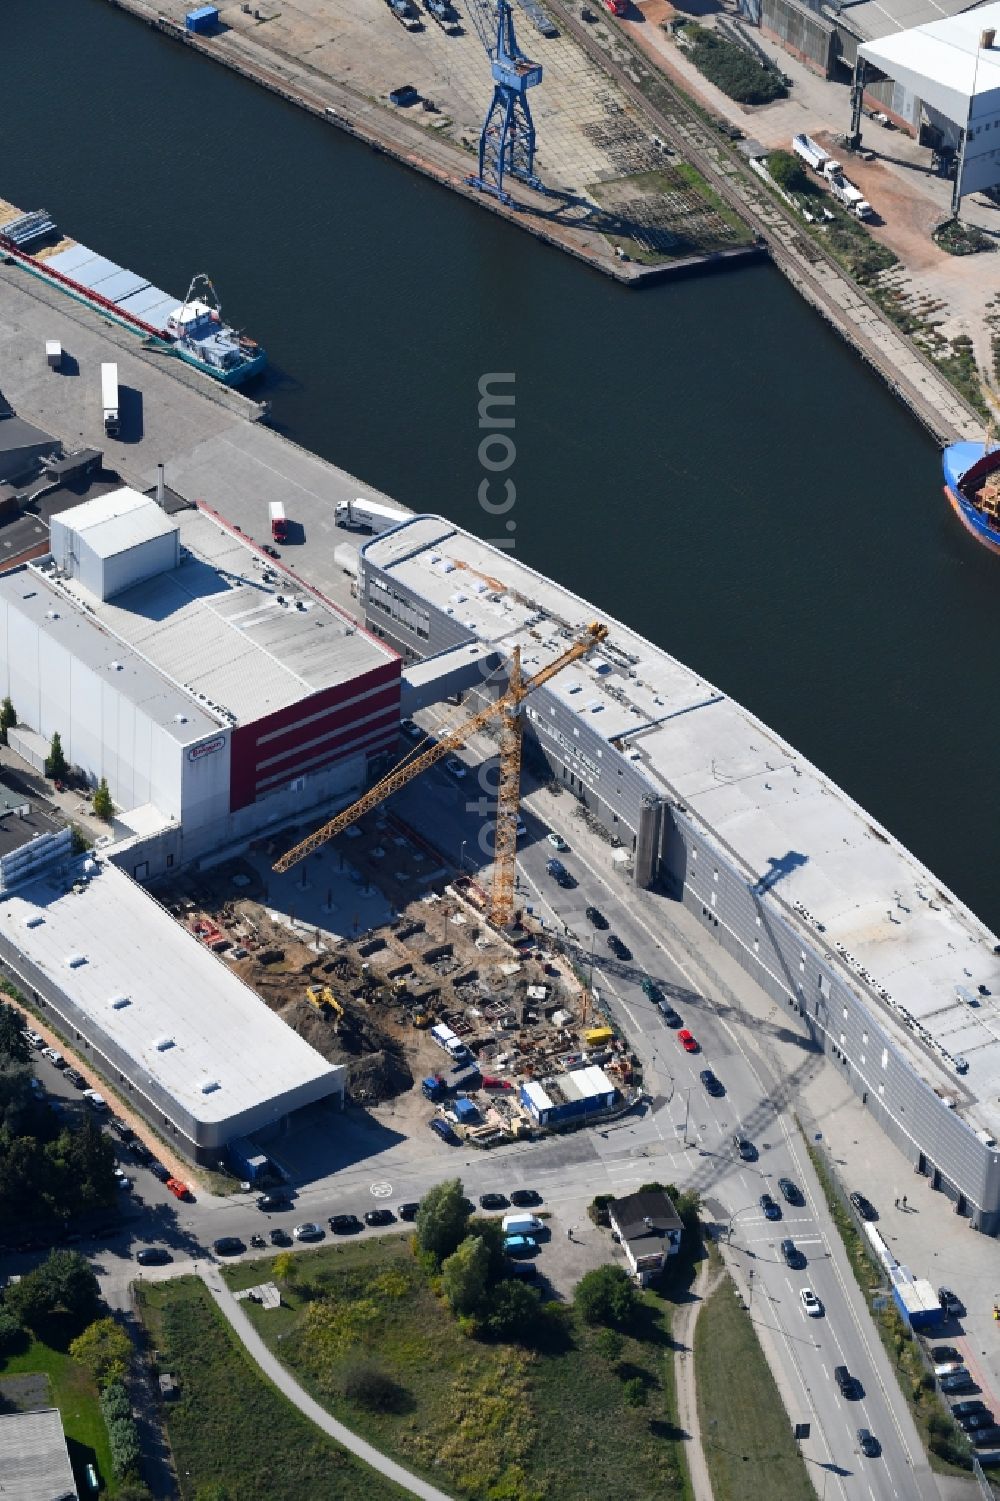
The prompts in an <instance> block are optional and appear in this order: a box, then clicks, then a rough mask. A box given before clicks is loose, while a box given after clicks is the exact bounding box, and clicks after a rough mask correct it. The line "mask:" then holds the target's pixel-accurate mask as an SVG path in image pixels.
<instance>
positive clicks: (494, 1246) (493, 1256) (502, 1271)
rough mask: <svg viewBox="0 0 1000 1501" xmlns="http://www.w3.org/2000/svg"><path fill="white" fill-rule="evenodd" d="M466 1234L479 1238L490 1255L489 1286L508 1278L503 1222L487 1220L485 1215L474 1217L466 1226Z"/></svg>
mask: <svg viewBox="0 0 1000 1501" xmlns="http://www.w3.org/2000/svg"><path fill="white" fill-rule="evenodd" d="M466 1234H467V1235H475V1236H478V1238H479V1239H480V1240H481V1241H482V1242H483V1244H484V1246H485V1247H486V1249H487V1251H488V1253H489V1261H488V1263H487V1266H486V1282H487V1285H491V1284H492V1283H494V1282H502V1281H503V1279H504V1278H505V1277H506V1276H508V1269H507V1254H506V1252H505V1251H504V1248H503V1242H504V1233H503V1224H502V1222H501V1221H500V1220H498V1219H487V1217H486V1216H485V1215H473V1217H472V1218H471V1219H470V1220H469V1222H468V1224H467V1225H466Z"/></svg>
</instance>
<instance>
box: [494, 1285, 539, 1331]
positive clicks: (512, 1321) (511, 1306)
mask: <svg viewBox="0 0 1000 1501" xmlns="http://www.w3.org/2000/svg"><path fill="white" fill-rule="evenodd" d="M540 1306H541V1305H540V1299H539V1297H538V1294H537V1293H536V1292H535V1291H534V1290H533V1289H532V1288H530V1287H526V1286H525V1285H524V1283H523V1282H518V1281H517V1280H516V1278H514V1277H511V1278H508V1279H507V1280H506V1281H504V1282H498V1283H497V1285H496V1286H495V1287H494V1288H492V1289H491V1291H490V1293H489V1294H488V1298H487V1313H486V1317H485V1324H486V1328H487V1329H488V1330H489V1332H490V1334H492V1335H494V1336H495V1337H496V1338H497V1339H513V1340H525V1339H526V1338H527V1337H528V1336H529V1335H530V1334H531V1333H532V1332H533V1331H536V1330H537V1324H538V1310H539V1307H540Z"/></svg>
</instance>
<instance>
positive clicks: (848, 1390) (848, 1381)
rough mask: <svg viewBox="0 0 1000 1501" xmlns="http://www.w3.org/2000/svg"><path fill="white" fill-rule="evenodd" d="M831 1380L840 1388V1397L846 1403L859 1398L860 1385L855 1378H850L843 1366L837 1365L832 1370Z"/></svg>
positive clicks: (848, 1372)
mask: <svg viewBox="0 0 1000 1501" xmlns="http://www.w3.org/2000/svg"><path fill="white" fill-rule="evenodd" d="M833 1379H834V1381H836V1383H837V1385H838V1386H839V1388H840V1395H841V1396H842V1397H845V1398H846V1399H847V1400H848V1401H853V1400H854V1398H855V1397H858V1396H860V1390H859V1387H860V1383H859V1381H858V1378H857V1377H856V1376H852V1375H851V1373H850V1371H849V1370H848V1369H847V1367H846V1366H845V1365H837V1366H834V1368H833Z"/></svg>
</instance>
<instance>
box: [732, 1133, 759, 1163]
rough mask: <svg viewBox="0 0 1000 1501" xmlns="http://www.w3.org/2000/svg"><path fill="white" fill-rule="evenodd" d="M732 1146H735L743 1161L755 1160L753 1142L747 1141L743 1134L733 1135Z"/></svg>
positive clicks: (755, 1150)
mask: <svg viewBox="0 0 1000 1501" xmlns="http://www.w3.org/2000/svg"><path fill="white" fill-rule="evenodd" d="M733 1146H734V1147H735V1148H736V1150H737V1152H739V1154H740V1156H741V1157H742V1159H743V1161H744V1162H756V1160H757V1148H756V1147H755V1146H754V1144H753V1142H752V1141H748V1140H747V1138H746V1137H745V1136H734V1137H733Z"/></svg>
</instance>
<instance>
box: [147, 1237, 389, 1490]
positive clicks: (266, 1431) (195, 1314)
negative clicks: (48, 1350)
mask: <svg viewBox="0 0 1000 1501" xmlns="http://www.w3.org/2000/svg"><path fill="white" fill-rule="evenodd" d="M256 1265H257V1266H259V1265H260V1263H259V1262H257V1263H256ZM141 1308H142V1317H143V1320H144V1322H145V1324H146V1327H147V1329H148V1330H149V1333H150V1338H151V1341H152V1343H153V1345H154V1347H155V1349H156V1350H157V1351H158V1356H159V1358H158V1369H159V1370H161V1371H170V1372H171V1374H172V1375H173V1376H175V1377H176V1379H177V1380H178V1382H179V1384H180V1397H179V1398H178V1399H177V1400H176V1401H175V1402H171V1403H170V1404H169V1405H168V1406H167V1407H166V1409H165V1413H166V1420H167V1431H168V1433H169V1435H170V1446H171V1449H172V1450H173V1455H174V1461H175V1463H176V1466H177V1474H178V1478H179V1480H180V1486H181V1494H182V1495H183V1496H184V1498H185V1501H190V1498H191V1497H193V1496H194V1494H195V1491H196V1490H197V1488H198V1487H199V1486H201V1485H205V1484H207V1483H208V1482H210V1481H217V1482H224V1483H225V1485H226V1488H227V1491H228V1493H229V1494H230V1495H231V1496H232V1501H258V1498H260V1497H264V1496H266V1497H267V1498H268V1501H302V1498H303V1497H317V1498H318V1497H322V1498H323V1501H371V1498H372V1497H374V1496H378V1497H379V1498H381V1497H383V1496H385V1497H387V1498H389V1501H391V1498H394V1497H402V1494H403V1493H402V1492H401V1491H399V1490H398V1489H397V1488H396V1486H395V1485H392V1484H391V1483H390V1482H389V1481H388V1480H386V1479H385V1477H384V1476H380V1475H376V1474H375V1472H374V1471H372V1470H369V1469H368V1468H367V1466H365V1465H363V1464H362V1463H361V1462H360V1460H356V1459H354V1458H353V1457H352V1456H351V1455H349V1454H348V1453H347V1452H346V1451H345V1450H343V1449H341V1448H340V1446H339V1445H338V1444H335V1443H334V1442H333V1440H332V1439H329V1438H327V1437H326V1436H325V1435H324V1434H322V1433H320V1431H319V1430H318V1429H317V1428H315V1427H314V1426H313V1424H312V1423H310V1422H309V1420H308V1419H307V1418H304V1417H303V1416H302V1415H301V1413H299V1412H298V1411H297V1410H296V1409H295V1408H294V1407H293V1406H291V1404H290V1403H289V1402H288V1401H287V1400H286V1399H285V1398H284V1397H283V1396H282V1395H281V1394H280V1392H278V1391H276V1389H275V1388H274V1387H273V1386H272V1385H271V1383H270V1382H269V1381H268V1380H267V1379H266V1378H265V1377H264V1376H262V1375H261V1374H260V1372H259V1371H258V1370H257V1367H256V1366H255V1365H254V1364H253V1362H252V1361H251V1360H250V1357H249V1356H248V1355H247V1354H246V1353H245V1352H244V1350H243V1347H242V1346H241V1345H240V1343H239V1341H238V1340H237V1339H236V1336H235V1335H234V1334H233V1333H232V1331H231V1330H230V1328H229V1326H228V1325H227V1324H226V1322H225V1320H224V1319H223V1317H222V1315H221V1314H220V1313H219V1311H218V1309H217V1308H216V1306H215V1304H214V1303H213V1301H212V1298H211V1296H210V1294H209V1293H208V1291H207V1289H206V1288H205V1286H204V1284H203V1283H202V1282H201V1281H200V1280H199V1279H198V1278H197V1277H180V1278H177V1279H175V1280H172V1281H169V1282H154V1283H147V1284H146V1285H145V1286H144V1287H143V1289H142V1304H141Z"/></svg>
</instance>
